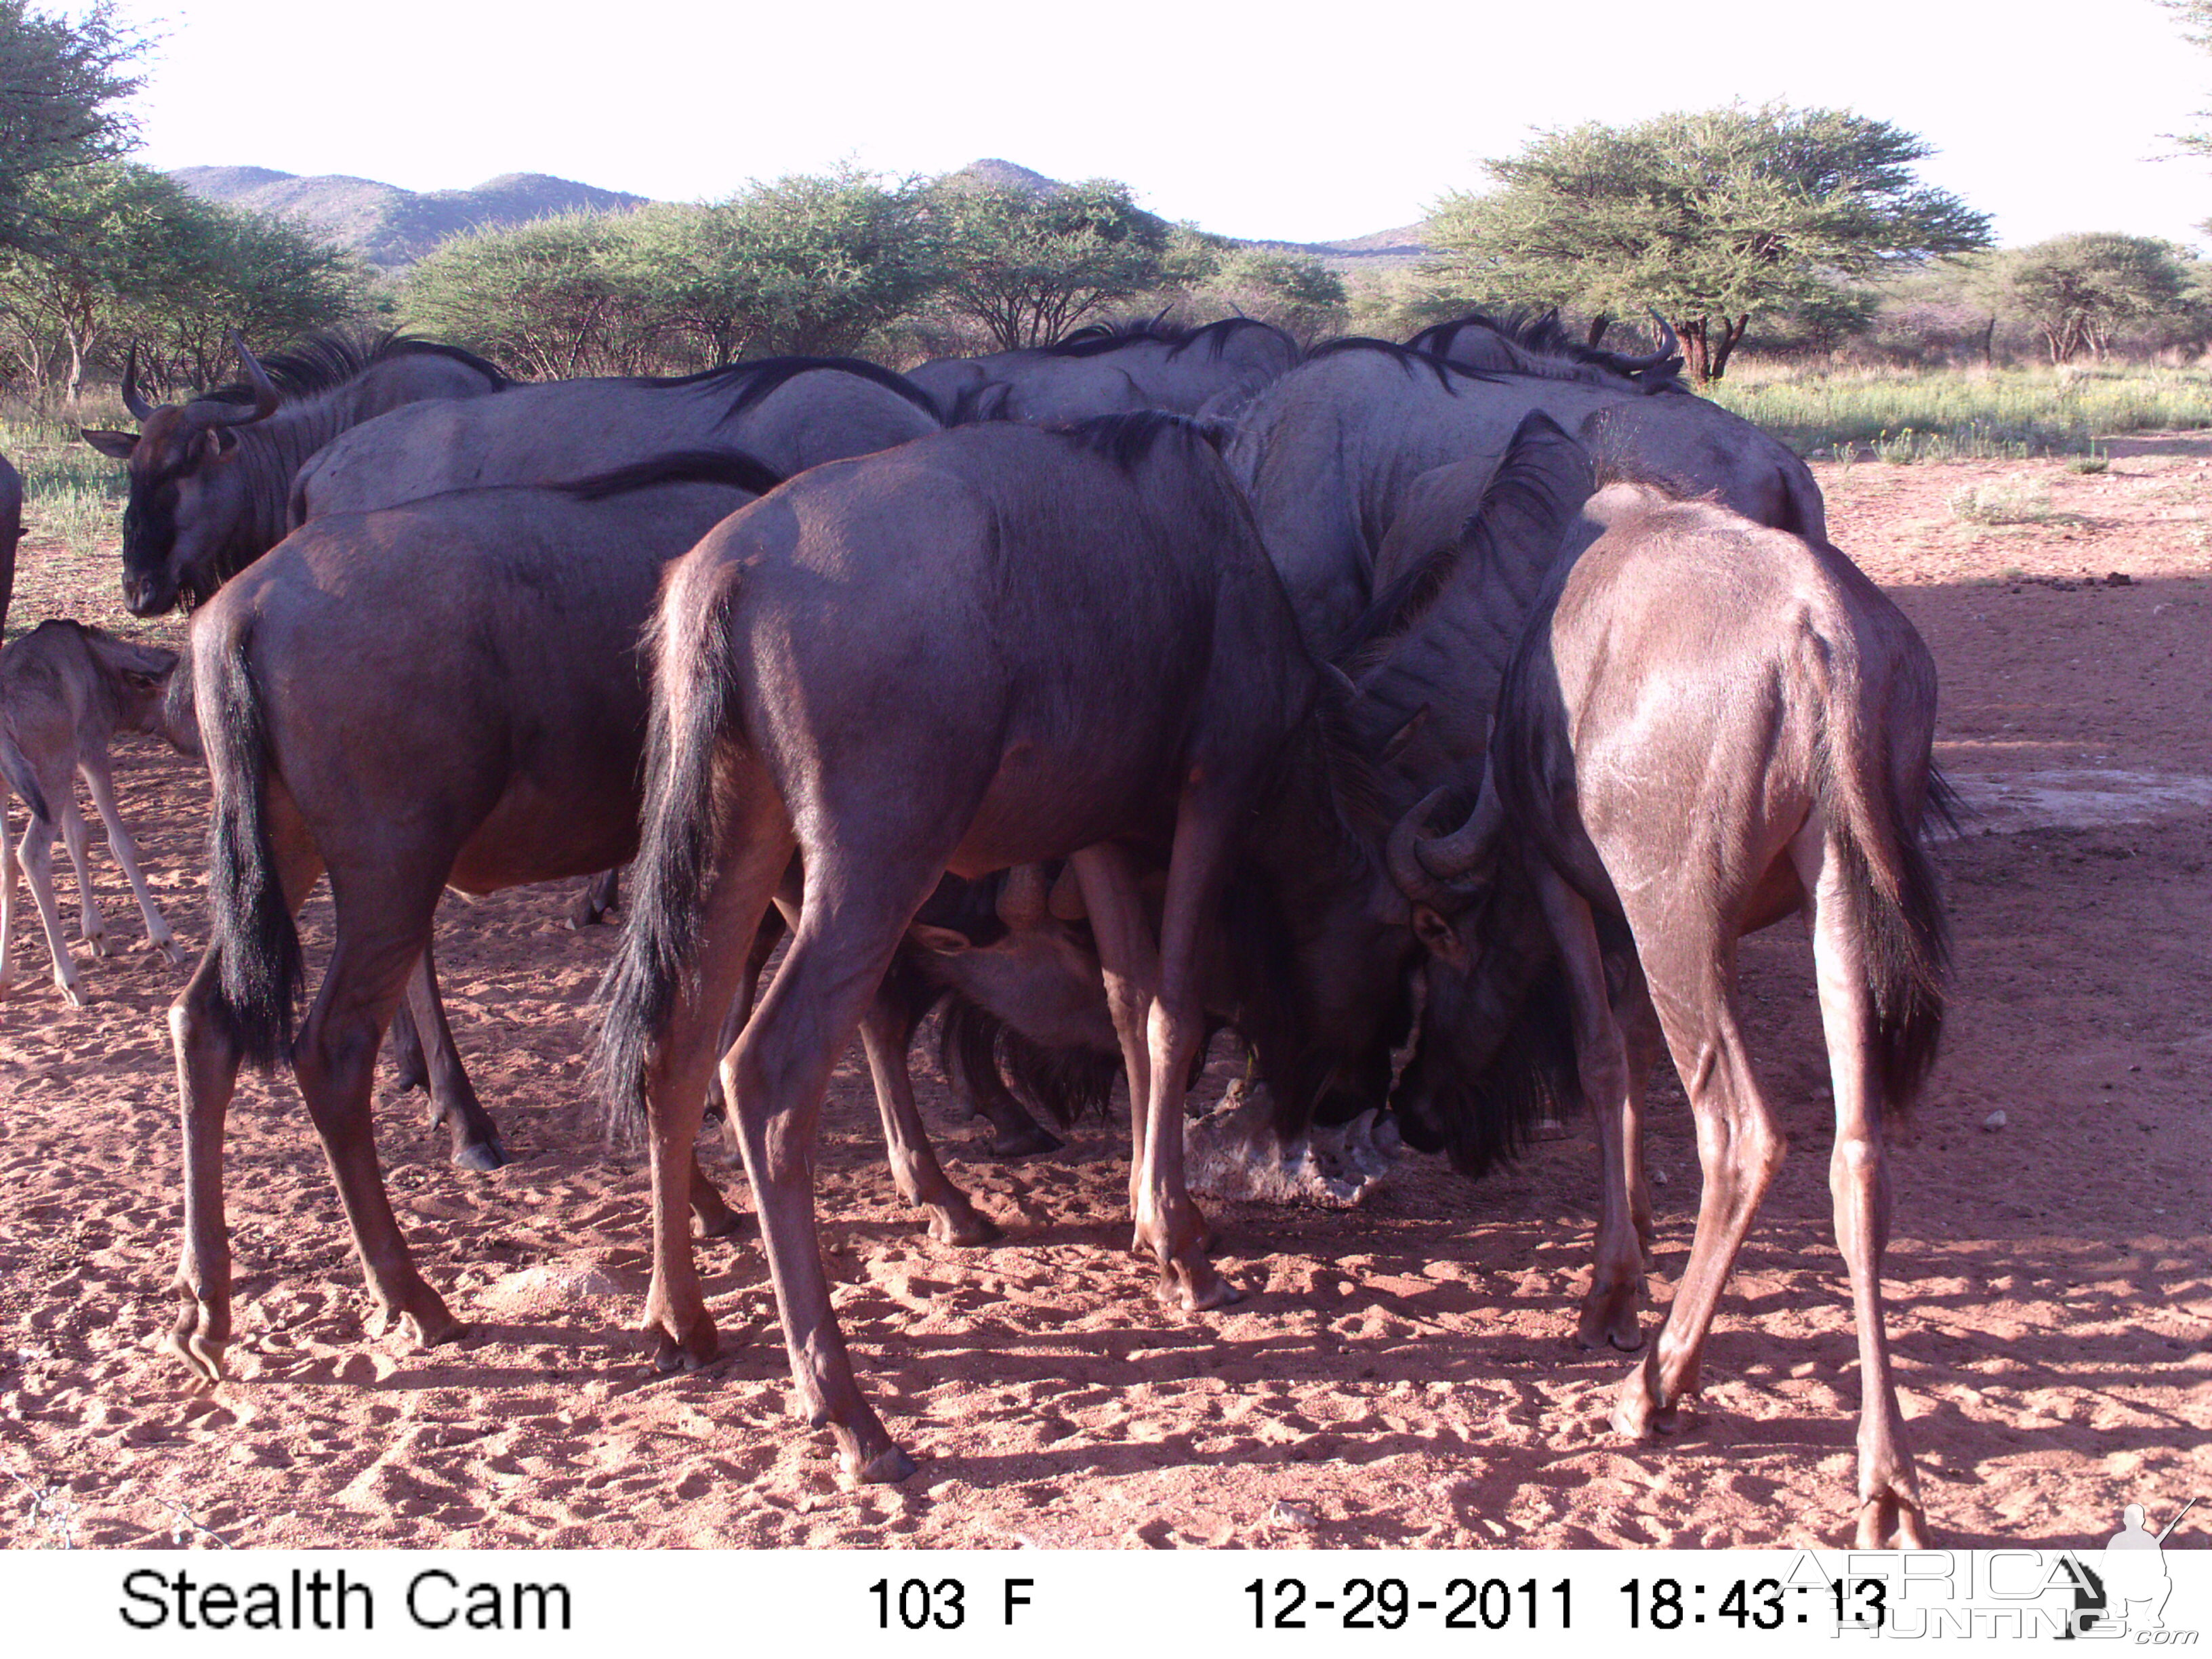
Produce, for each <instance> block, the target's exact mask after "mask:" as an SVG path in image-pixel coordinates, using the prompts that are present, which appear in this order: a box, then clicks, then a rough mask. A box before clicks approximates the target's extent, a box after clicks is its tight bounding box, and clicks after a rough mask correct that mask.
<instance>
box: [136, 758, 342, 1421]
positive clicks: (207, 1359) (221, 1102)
mask: <svg viewBox="0 0 2212 1659" xmlns="http://www.w3.org/2000/svg"><path fill="white" fill-rule="evenodd" d="M270 818H271V821H272V823H271V827H272V831H273V837H274V841H275V844H276V859H277V878H278V881H279V883H280V885H281V888H282V890H283V895H284V903H285V905H286V908H287V909H288V911H289V912H292V913H296V912H297V910H298V908H299V906H300V903H301V900H303V899H304V898H305V897H306V896H307V890H308V889H309V888H310V887H312V886H313V885H314V884H315V880H316V878H318V877H319V875H320V874H321V873H322V866H321V865H320V863H319V860H317V858H316V856H315V854H314V851H313V848H312V847H311V846H310V845H309V844H308V843H307V840H306V838H305V836H303V835H301V833H300V829H299V823H298V820H297V818H296V817H295V816H294V815H293V814H292V813H291V812H290V811H289V809H288V807H287V805H286V804H285V803H284V802H283V799H282V797H281V796H279V797H278V799H276V800H275V801H272V803H271V811H270ZM169 1037H170V1042H171V1043H172V1044H173V1047H174V1048H175V1050H176V1057H177V1099H178V1110H179V1116H180V1118H181V1120H182V1125H181V1127H182V1128H183V1130H184V1164H185V1169H184V1177H185V1179H184V1187H185V1231H184V1244H183V1249H182V1250H181V1252H180V1254H179V1260H178V1262H177V1276H176V1279H175V1281H174V1288H175V1291H176V1295H177V1301H178V1304H179V1306H178V1310H177V1317H176V1320H175V1322H174V1323H173V1325H172V1326H171V1327H170V1328H169V1330H168V1331H167V1334H165V1335H164V1336H163V1337H162V1339H161V1347H162V1350H163V1351H164V1352H167V1353H170V1354H173V1355H174V1356H175V1357H176V1358H179V1359H180V1360H182V1361H183V1362H184V1363H185V1365H186V1366H188V1367H190V1368H191V1371H192V1372H193V1374H194V1375H195V1376H197V1377H198V1378H199V1379H200V1381H202V1382H204V1383H219V1382H221V1381H222V1361H223V1352H224V1350H225V1349H226V1348H227V1347H228V1346H229V1343H230V1234H229V1230H228V1226H227V1225H226V1223H225V1221H224V1218H223V1197H222V1139H223V1124H224V1119H225V1116H226V1115H227V1113H228V1109H229V1107H230V1097H231V1092H232V1091H233V1090H234V1088H235V1087H236V1085H237V1082H238V1065H239V1059H240V1055H239V1051H238V1047H237V1043H236V1041H235V1039H234V1036H233V1035H232V1031H231V1027H230V1021H229V1019H228V1017H227V1016H226V1015H225V1013H224V1012H223V1008H222V951H220V950H219V949H217V948H216V947H215V946H213V945H210V946H209V948H208V951H207V953H206V954H205V955H204V956H203V957H201V958H200V964H199V966H198V968H197V969H194V970H193V973H192V976H191V979H190V980H189V981H186V983H185V988H184V989H183V990H182V991H180V992H179V993H178V994H177V999H176V1000H175V1001H173V1002H172V1003H171V1004H170V1005H169Z"/></svg>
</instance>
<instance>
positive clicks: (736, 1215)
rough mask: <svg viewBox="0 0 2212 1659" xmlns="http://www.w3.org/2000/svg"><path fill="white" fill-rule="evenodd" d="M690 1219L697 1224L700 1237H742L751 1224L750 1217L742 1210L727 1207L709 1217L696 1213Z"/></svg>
mask: <svg viewBox="0 0 2212 1659" xmlns="http://www.w3.org/2000/svg"><path fill="white" fill-rule="evenodd" d="M692 1219H693V1220H695V1221H696V1222H697V1223H698V1224H699V1237H702V1238H743V1237H744V1236H745V1233H746V1231H748V1230H749V1229H750V1227H751V1225H752V1218H751V1217H750V1216H749V1215H747V1214H746V1213H745V1212H744V1211H743V1210H732V1209H727V1208H726V1209H724V1210H723V1212H721V1214H720V1215H718V1216H715V1217H714V1218H711V1219H710V1218H708V1217H706V1216H703V1215H698V1214H696V1213H695V1214H694V1215H693V1217H692Z"/></svg>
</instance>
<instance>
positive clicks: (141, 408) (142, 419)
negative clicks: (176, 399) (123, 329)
mask: <svg viewBox="0 0 2212 1659" xmlns="http://www.w3.org/2000/svg"><path fill="white" fill-rule="evenodd" d="M123 406H124V408H125V409H127V410H130V411H131V419H132V420H134V421H136V422H138V424H139V425H141V426H143V425H145V424H146V422H148V421H149V419H151V418H152V416H153V414H154V405H153V404H149V403H148V402H147V401H146V398H145V396H144V394H143V393H142V392H140V391H139V390H138V342H137V341H136V340H133V341H132V342H131V349H130V351H129V352H128V353H126V354H125V356H124V359H123Z"/></svg>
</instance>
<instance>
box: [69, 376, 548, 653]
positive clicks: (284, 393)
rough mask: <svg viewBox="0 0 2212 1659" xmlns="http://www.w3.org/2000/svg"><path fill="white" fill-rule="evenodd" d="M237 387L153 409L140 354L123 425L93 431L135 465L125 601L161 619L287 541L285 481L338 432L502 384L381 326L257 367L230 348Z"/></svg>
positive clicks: (97, 444)
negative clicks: (130, 426) (143, 385)
mask: <svg viewBox="0 0 2212 1659" xmlns="http://www.w3.org/2000/svg"><path fill="white" fill-rule="evenodd" d="M238 355H239V361H240V363H242V364H243V365H244V367H245V372H246V380H245V382H244V384H243V385H242V386H239V387H235V388H226V389H225V391H223V392H217V393H216V394H214V395H212V396H210V397H205V398H193V399H192V400H191V402H189V403H185V404H162V405H161V406H160V407H159V408H156V407H155V406H154V405H153V404H149V403H148V402H147V401H146V400H145V399H144V398H143V397H142V396H140V395H139V392H138V389H137V383H136V376H135V370H136V366H137V353H136V349H135V348H134V349H133V352H132V356H131V362H130V363H129V364H127V365H126V366H125V371H124V375H123V401H124V403H125V405H126V406H127V407H128V408H129V409H130V410H131V414H132V415H133V416H137V420H138V422H139V428H140V429H139V430H138V431H137V432H136V433H131V432H98V431H87V432H85V433H84V434H83V437H84V441H86V442H87V443H88V444H90V445H91V446H92V447H94V448H95V449H97V450H99V451H100V453H102V454H103V455H112V456H113V457H115V458H116V459H118V460H123V461H128V462H129V463H130V464H131V494H130V497H129V499H128V501H126V502H125V506H124V509H123V601H124V603H125V605H128V606H129V607H130V610H131V614H132V615H133V616H137V617H158V616H160V615H161V613H162V612H164V611H168V610H169V609H171V608H172V607H173V606H174V605H177V604H179V602H180V601H181V602H182V603H183V604H184V605H185V606H186V607H187V608H189V607H191V606H193V605H197V604H199V603H200V602H201V601H202V600H204V599H206V598H207V597H208V596H209V595H210V594H211V593H213V592H215V591H216V588H218V587H220V586H222V584H223V583H224V582H225V581H227V580H229V579H230V578H231V577H232V576H234V575H235V574H237V573H238V572H239V571H240V570H242V569H244V568H246V566H247V565H249V564H251V563H252V562H253V561H254V560H256V559H258V558H259V557H260V556H262V555H263V554H264V553H266V552H267V551H268V550H270V548H272V547H274V546H276V544H277V543H278V542H279V541H281V540H282V539H283V536H284V532H285V531H286V529H287V528H288V527H289V526H288V521H287V517H286V515H287V513H288V511H289V507H290V502H291V494H292V478H293V475H294V474H295V472H297V471H299V469H300V464H301V462H302V461H304V460H306V459H307V458H308V457H309V456H310V455H313V453H315V452H316V451H317V450H319V449H320V448H322V447H323V446H324V445H325V444H327V443H328V442H330V441H331V439H332V438H334V437H336V436H337V435H338V434H339V433H341V432H343V431H344V430H346V429H347V428H349V427H354V426H357V425H359V424H360V423H361V422H363V421H366V420H370V419H373V418H374V417H375V416H379V415H381V414H383V413H384V412H385V411H386V410H392V409H396V408H398V407H399V406H400V405H402V404H411V403H417V402H422V401H424V400H437V401H444V400H449V399H454V398H478V397H482V396H483V395H485V394H487V393H489V392H496V391H498V390H499V389H500V388H501V387H502V386H506V385H507V377H506V376H505V375H503V374H501V373H500V372H499V371H498V370H497V369H496V368H493V367H492V366H491V365H490V364H489V363H488V362H484V361H483V359H482V358H481V357H478V356H475V355H473V354H472V353H470V352H466V351H463V350H462V349H459V347H458V346H448V345H441V344H438V343H435V342H434V341H429V340H410V339H403V338H400V337H397V336H395V335H390V334H386V335H382V336H380V337H376V338H374V339H370V340H354V339H349V338H347V337H343V336H340V335H316V336H311V337H309V338H307V339H306V340H304V341H302V342H301V343H298V344H297V345H295V346H294V347H293V348H291V349H289V350H287V351H283V352H277V353H273V354H271V356H270V357H269V359H268V360H267V362H265V363H264V362H261V361H258V360H257V359H256V358H255V357H254V356H253V354H252V352H250V351H248V350H247V349H246V346H245V343H244V342H242V341H240V343H239V344H238Z"/></svg>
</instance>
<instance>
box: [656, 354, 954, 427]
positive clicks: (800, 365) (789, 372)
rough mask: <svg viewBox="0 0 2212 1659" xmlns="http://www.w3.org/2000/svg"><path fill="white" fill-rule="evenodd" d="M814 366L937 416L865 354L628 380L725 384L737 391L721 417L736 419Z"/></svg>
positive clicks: (925, 398)
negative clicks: (866, 383)
mask: <svg viewBox="0 0 2212 1659" xmlns="http://www.w3.org/2000/svg"><path fill="white" fill-rule="evenodd" d="M817 369H835V370H836V371H837V372H838V373H839V374H855V375H858V376H859V377H860V379H861V380H873V381H874V382H875V383H876V384H877V385H878V386H882V387H883V388H884V390H885V391H888V392H897V393H898V395H899V396H900V397H902V398H905V399H906V400H907V402H908V403H910V404H913V405H914V406H915V408H916V409H918V410H921V412H922V413H923V414H925V415H927V416H929V418H930V419H931V420H933V421H934V420H937V419H939V416H938V412H937V405H936V404H933V403H932V402H931V401H930V399H929V394H928V393H927V392H924V391H923V390H922V389H921V387H920V386H916V385H915V383H914V382H913V381H912V380H908V379H907V377H906V376H905V375H903V374H900V373H899V372H898V371H897V370H896V369H890V368H884V366H883V365H882V364H881V363H872V362H868V361H867V359H866V358H865V357H806V356H793V357H753V358H750V359H747V360H746V361H744V362H735V363H725V364H723V365H722V367H721V368H706V369H702V370H700V371H699V373H697V374H667V375H651V374H641V375H638V376H636V377H635V379H633V380H631V382H630V384H631V385H633V386H657V387H676V386H727V387H730V388H732V389H733V390H734V391H735V392H737V394H738V395H737V398H736V401H734V402H733V403H732V404H731V405H730V408H729V412H728V413H727V414H726V415H725V416H723V417H722V418H723V419H724V420H735V419H736V418H737V417H738V416H740V415H742V414H744V412H745V410H748V409H750V408H751V407H752V406H753V405H754V404H757V403H759V402H761V401H762V400H763V398H766V397H767V396H768V395H769V393H770V392H774V391H775V390H776V388H777V387H779V386H782V385H783V384H784V382H785V381H787V380H794V379H796V378H797V377H798V376H799V375H801V374H813V373H814V372H815V371H816V370H817Z"/></svg>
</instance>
